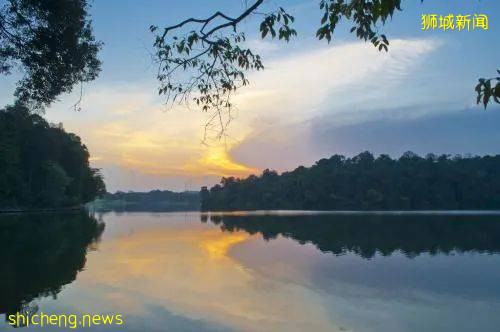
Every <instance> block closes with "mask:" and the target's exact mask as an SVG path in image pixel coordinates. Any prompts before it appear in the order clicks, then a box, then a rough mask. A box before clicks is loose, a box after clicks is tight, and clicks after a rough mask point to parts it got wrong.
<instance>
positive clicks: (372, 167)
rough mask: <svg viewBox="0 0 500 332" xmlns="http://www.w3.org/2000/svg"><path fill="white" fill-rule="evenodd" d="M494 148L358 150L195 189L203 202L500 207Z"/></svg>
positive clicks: (226, 206) (224, 206) (498, 159)
mask: <svg viewBox="0 0 500 332" xmlns="http://www.w3.org/2000/svg"><path fill="white" fill-rule="evenodd" d="M499 167H500V155H497V156H484V157H477V156H476V157H472V156H469V157H462V156H459V155H457V156H454V157H452V158H450V156H447V155H442V156H439V157H436V156H434V155H429V156H428V157H427V158H421V157H420V156H418V155H417V154H415V153H413V152H410V151H408V152H405V153H404V154H403V155H402V156H401V157H400V158H399V159H391V158H390V157H389V156H387V155H381V156H379V157H377V158H374V156H373V155H372V154H371V153H369V152H363V153H360V154H358V155H357V156H354V157H352V158H345V157H343V156H338V155H335V156H332V157H331V158H329V159H321V160H319V161H318V162H316V163H315V164H314V165H313V166H311V167H309V168H307V167H303V166H300V167H298V168H297V169H295V170H293V171H291V172H285V173H282V174H277V173H276V172H275V171H270V170H264V171H263V173H262V174H261V175H260V176H255V175H251V176H249V177H248V178H246V179H238V178H236V179H235V178H223V179H222V181H221V184H220V185H216V186H214V187H212V188H211V189H210V190H208V189H207V188H203V189H202V191H201V194H200V199H201V206H202V208H203V209H204V210H212V211H220V210H262V209H276V210H286V209H292V210H297V209H299V210H300V209H306V210H450V209H452V210H455V209H460V210H462V209H470V210H481V209H483V210H489V209H498V208H500V190H499V189H498V188H500V173H499V172H498V168H499Z"/></svg>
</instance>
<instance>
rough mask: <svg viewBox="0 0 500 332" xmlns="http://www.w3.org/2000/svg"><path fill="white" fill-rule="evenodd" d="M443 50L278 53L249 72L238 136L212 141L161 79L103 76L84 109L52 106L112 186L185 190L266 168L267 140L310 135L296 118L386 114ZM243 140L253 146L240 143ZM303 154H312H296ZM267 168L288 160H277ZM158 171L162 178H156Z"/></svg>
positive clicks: (270, 143)
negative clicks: (169, 99) (168, 101)
mask: <svg viewBox="0 0 500 332" xmlns="http://www.w3.org/2000/svg"><path fill="white" fill-rule="evenodd" d="M263 45H264V44H263ZM263 47H268V45H267V44H265V45H264V46H263ZM438 47H439V42H437V41H435V40H392V41H391V49H390V51H389V52H388V53H382V52H378V51H377V50H375V48H374V47H373V46H372V45H369V44H366V43H360V42H356V43H346V44H343V45H336V46H335V47H321V48H316V49H311V48H309V47H304V50H302V51H301V52H299V53H294V54H289V55H286V56H280V57H277V58H274V60H271V61H269V62H267V63H266V69H265V70H264V71H261V72H257V73H252V74H250V77H249V78H250V82H251V85H250V86H249V87H248V88H245V89H242V90H241V91H240V92H239V93H238V94H237V95H236V96H235V99H234V103H235V104H236V105H237V107H238V112H237V113H236V117H235V119H234V120H233V122H232V123H231V124H230V127H229V129H228V132H227V134H228V137H231V138H228V139H227V140H225V141H220V142H211V144H210V145H209V146H205V145H202V144H201V139H202V137H203V130H204V129H203V128H204V127H203V125H204V124H205V123H206V121H207V117H208V116H209V114H206V113H203V112H200V111H195V110H187V109H185V108H180V107H179V108H178V109H173V110H169V111H165V107H164V105H163V100H162V98H161V97H158V96H157V94H156V88H157V87H156V84H157V82H155V81H147V82H134V83H126V84H125V83H112V84H111V83H109V82H108V83H105V84H104V83H99V84H98V85H97V86H93V89H92V90H91V91H89V92H87V93H86V94H85V95H84V99H83V105H82V106H83V111H82V112H72V111H69V109H70V106H71V104H72V103H74V100H75V96H72V97H68V98H66V99H65V100H63V101H62V102H61V103H59V104H57V105H55V107H52V108H51V110H50V111H49V112H48V117H49V119H54V120H56V119H57V120H56V121H55V122H59V121H63V122H64V125H65V128H66V129H68V130H69V131H73V132H76V133H77V134H79V135H80V136H81V137H82V139H83V141H84V142H85V143H86V145H87V146H88V147H89V150H90V152H91V155H92V156H99V157H98V158H94V159H93V163H94V164H95V165H96V166H100V167H103V168H105V169H104V171H103V173H104V174H105V176H106V182H107V183H108V186H109V187H110V188H120V189H122V188H123V186H122V185H120V184H119V183H115V182H116V181H123V179H124V178H125V177H126V176H122V175H117V176H115V175H113V173H112V172H119V173H120V174H126V173H127V172H133V173H134V174H135V175H134V177H135V178H136V179H137V180H134V181H135V182H136V184H135V185H133V186H132V187H131V189H136V188H141V189H145V188H150V189H152V188H155V187H163V188H165V187H169V186H170V185H172V186H173V188H174V189H180V188H179V186H181V184H180V182H181V181H177V180H175V177H178V178H181V179H183V180H184V181H185V180H187V179H194V180H193V181H194V182H196V183H200V181H203V179H206V180H207V181H210V183H209V184H211V183H213V181H214V179H216V178H218V177H221V176H231V175H233V176H246V175H248V174H250V173H254V172H258V171H259V168H260V167H261V165H262V164H263V163H262V161H261V160H260V158H261V157H262V154H261V151H263V150H264V149H263V146H262V145H265V148H272V147H280V146H283V143H286V142H287V141H291V140H292V138H293V139H295V140H296V139H297V138H300V137H303V136H304V135H308V133H309V132H308V130H307V129H306V128H304V127H298V126H297V124H302V123H307V121H311V120H313V119H315V118H318V117H320V116H322V115H324V114H330V116H335V117H336V118H337V119H339V121H340V120H341V119H342V121H344V122H352V121H354V122H356V121H360V120H366V119H369V118H370V117H373V116H374V115H376V114H378V113H379V111H378V110H377V109H376V108H375V106H377V105H378V106H380V105H384V104H385V103H387V101H388V98H387V97H388V95H390V94H392V91H393V90H394V89H396V88H400V87H401V86H403V87H404V84H405V82H406V81H407V80H408V79H409V75H410V74H411V73H412V72H414V71H415V70H417V69H418V68H419V67H420V66H421V64H422V62H423V61H424V59H425V56H426V55H428V54H430V53H431V52H433V51H434V50H435V49H436V48H438ZM409 100H410V101H412V98H408V97H407V96H406V95H405V94H404V93H403V97H401V98H397V96H396V97H395V98H392V100H391V105H393V106H394V105H405V104H406V103H408V102H409ZM378 109H380V107H379V108H378ZM259 137H266V138H267V139H266V140H265V141H264V140H262V139H258V138H259ZM252 142H254V143H255V144H252ZM243 146H245V147H247V148H245V149H243V148H239V147H243ZM249 147H251V148H249ZM237 151H238V152H237ZM243 151H244V153H243ZM282 152H284V153H282V154H281V158H286V159H288V160H292V161H294V162H297V163H301V162H300V161H301V160H298V159H297V158H294V157H293V155H294V151H291V150H284V151H282ZM295 155H297V156H302V155H303V154H302V153H301V152H299V151H295ZM266 167H271V168H273V167H275V168H278V167H279V165H277V164H273V163H272V162H271V160H269V165H267V166H266ZM141 177H142V179H143V180H141ZM155 178H156V179H158V181H156V182H155V181H152V180H151V179H155ZM120 179H121V180H120ZM141 181H142V182H141ZM126 182H127V181H126ZM127 183H130V181H128V182H127ZM146 184H147V185H146ZM171 188H172V187H171Z"/></svg>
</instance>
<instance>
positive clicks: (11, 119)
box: [0, 102, 106, 209]
mask: <svg viewBox="0 0 500 332" xmlns="http://www.w3.org/2000/svg"><path fill="white" fill-rule="evenodd" d="M88 159H89V153H88V151H87V148H86V147H85V145H83V144H82V143H81V141H80V138H79V137H78V136H76V135H74V134H71V133H66V132H65V131H64V129H62V128H61V127H60V126H51V125H49V124H48V123H47V122H46V121H45V120H44V119H43V118H42V117H40V116H39V115H37V114H33V113H32V112H30V111H29V109H28V108H27V107H25V106H23V105H22V104H20V103H19V102H18V103H17V104H16V105H14V106H8V107H6V108H5V109H2V110H0V209H2V208H19V207H20V208H27V207H61V206H74V205H78V204H82V203H85V202H88V201H91V200H93V199H94V198H95V197H97V196H100V195H103V194H104V193H105V192H106V190H105V186H104V182H103V180H102V177H101V175H100V174H99V171H98V170H96V169H92V168H90V166H89V162H88Z"/></svg>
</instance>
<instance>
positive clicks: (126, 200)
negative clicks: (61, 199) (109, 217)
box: [89, 190, 200, 211]
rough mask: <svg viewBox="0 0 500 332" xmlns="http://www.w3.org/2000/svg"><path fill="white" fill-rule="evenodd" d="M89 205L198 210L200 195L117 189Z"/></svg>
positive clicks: (96, 207)
mask: <svg viewBox="0 0 500 332" xmlns="http://www.w3.org/2000/svg"><path fill="white" fill-rule="evenodd" d="M89 207H90V209H92V210H99V211H103V210H112V211H196V210H199V209H200V197H199V194H198V192H197V191H184V192H173V191H169V190H152V191H149V192H133V191H129V192H122V191H117V192H116V193H114V194H111V193H106V194H105V195H103V196H102V197H101V198H100V199H98V200H96V201H94V202H92V204H90V206H89Z"/></svg>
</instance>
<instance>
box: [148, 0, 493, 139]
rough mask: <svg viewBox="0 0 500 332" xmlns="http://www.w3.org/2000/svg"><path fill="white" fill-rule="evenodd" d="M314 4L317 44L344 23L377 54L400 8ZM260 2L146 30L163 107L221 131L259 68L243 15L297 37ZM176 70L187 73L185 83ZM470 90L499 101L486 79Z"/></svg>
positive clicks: (374, 0)
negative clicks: (181, 106) (191, 108)
mask: <svg viewBox="0 0 500 332" xmlns="http://www.w3.org/2000/svg"><path fill="white" fill-rule="evenodd" d="M318 1H319V9H320V11H321V13H322V18H321V21H320V24H319V28H318V29H317V31H316V37H317V38H318V39H319V40H326V41H327V42H328V43H329V42H330V41H331V40H332V38H333V34H334V32H335V29H336V28H337V25H338V24H339V22H341V21H342V20H347V21H348V22H350V23H351V24H352V27H351V29H350V32H351V33H354V34H356V36H357V37H358V38H359V39H361V40H364V41H369V42H371V43H372V44H373V46H375V47H376V48H377V49H378V50H380V51H388V49H389V41H388V39H387V37H386V36H385V35H384V34H382V33H380V32H379V29H378V26H379V25H385V23H386V22H387V20H388V19H389V18H392V16H393V15H394V13H395V12H397V11H401V10H402V9H401V0H318ZM421 1H423V0H421ZM264 3H265V1H264V0H254V1H252V3H251V4H250V5H249V6H247V8H246V9H245V10H244V11H243V12H242V13H241V14H240V15H238V16H236V17H231V16H229V15H226V14H225V13H223V12H221V11H217V12H215V13H214V14H213V15H210V16H209V17H206V18H193V17H192V18H188V19H186V20H184V21H182V22H180V23H178V24H175V25H172V26H168V27H165V28H164V29H161V30H159V28H158V27H157V26H154V25H153V26H151V27H150V30H151V31H152V32H153V33H156V39H155V42H154V47H155V48H156V60H157V63H158V74H157V78H158V80H159V82H160V88H159V93H160V94H163V95H165V96H166V99H167V103H184V102H187V103H189V102H190V101H193V102H194V103H195V104H196V105H197V106H199V107H200V108H201V110H203V111H209V112H211V118H210V120H209V121H208V123H207V129H212V127H213V126H214V125H217V126H218V127H219V128H221V133H222V132H223V130H224V127H225V125H227V122H228V121H230V120H231V110H232V108H233V104H232V103H231V95H232V94H233V93H234V92H235V91H236V90H237V89H238V88H240V87H242V86H245V85H247V84H248V80H247V78H246V72H247V71H248V70H262V69H264V65H263V63H262V60H261V57H260V56H259V55H258V54H255V52H254V51H252V49H250V48H247V47H245V46H244V42H245V34H244V33H242V32H239V31H238V25H239V24H240V23H241V22H242V21H243V20H245V19H246V18H248V17H251V16H254V15H260V16H262V17H263V19H262V21H261V23H260V26H259V29H260V32H261V37H262V38H266V37H269V36H270V37H271V38H278V39H279V40H284V41H286V42H288V41H290V39H291V38H292V37H294V36H295V35H296V34H297V32H296V30H295V29H294V28H293V26H292V25H293V22H294V17H293V16H292V15H290V14H288V13H287V12H286V11H285V9H283V8H281V7H280V8H277V9H276V10H274V11H271V12H267V13H262V12H260V9H261V8H262V7H263V5H264ZM182 72H187V77H188V79H187V80H184V79H185V77H186V74H183V73H182ZM497 82H498V78H497ZM476 91H477V93H478V103H479V102H482V103H483V104H484V106H485V107H486V106H487V104H488V102H490V101H492V100H493V101H495V102H497V103H498V102H499V98H500V88H499V85H498V84H497V85H496V88H493V89H492V88H491V80H485V79H480V80H479V84H478V86H477V87H476ZM219 137H220V136H219Z"/></svg>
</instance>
